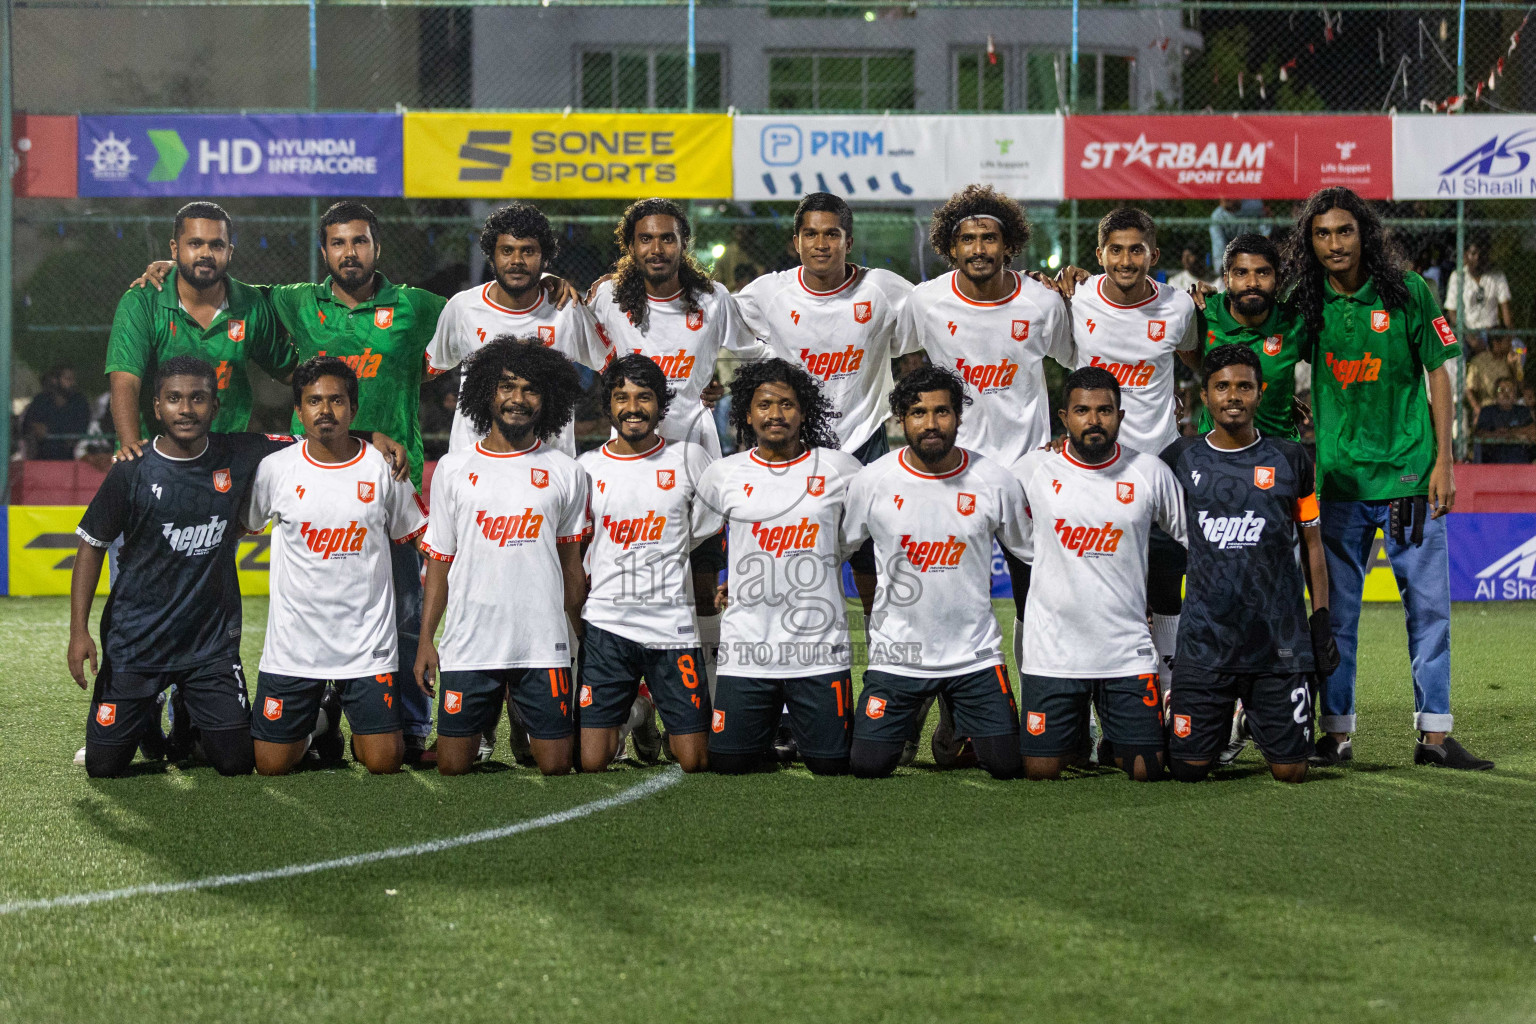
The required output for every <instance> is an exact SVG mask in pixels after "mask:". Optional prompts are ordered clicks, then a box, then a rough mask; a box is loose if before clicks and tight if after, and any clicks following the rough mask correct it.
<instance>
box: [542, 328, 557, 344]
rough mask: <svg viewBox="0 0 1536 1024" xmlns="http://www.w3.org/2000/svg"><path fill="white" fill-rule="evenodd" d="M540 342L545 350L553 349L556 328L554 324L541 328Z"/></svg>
mask: <svg viewBox="0 0 1536 1024" xmlns="http://www.w3.org/2000/svg"><path fill="white" fill-rule="evenodd" d="M539 340H540V341H542V342H543V343H544V347H545V348H551V347H552V346H553V345H554V344H555V328H554V325H553V324H549V325H544V326H540V327H539Z"/></svg>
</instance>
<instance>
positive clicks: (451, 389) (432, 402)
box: [421, 367, 459, 462]
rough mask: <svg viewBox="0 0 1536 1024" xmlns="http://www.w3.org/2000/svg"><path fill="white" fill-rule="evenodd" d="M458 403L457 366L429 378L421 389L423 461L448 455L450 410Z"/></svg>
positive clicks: (451, 412) (451, 421) (451, 429)
mask: <svg viewBox="0 0 1536 1024" xmlns="http://www.w3.org/2000/svg"><path fill="white" fill-rule="evenodd" d="M458 405H459V371H458V368H457V367H455V368H454V369H452V370H450V371H448V372H447V373H444V374H442V375H441V376H438V377H435V378H433V379H432V380H431V381H429V382H427V383H426V384H424V385H422V388H421V447H422V455H423V457H424V458H425V459H426V461H428V462H431V461H434V460H436V459H440V458H442V457H443V456H444V455H446V454H448V439H449V437H450V435H451V434H452V432H453V411H454V410H455V409H457V408H458Z"/></svg>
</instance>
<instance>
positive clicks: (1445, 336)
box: [1435, 316, 1456, 345]
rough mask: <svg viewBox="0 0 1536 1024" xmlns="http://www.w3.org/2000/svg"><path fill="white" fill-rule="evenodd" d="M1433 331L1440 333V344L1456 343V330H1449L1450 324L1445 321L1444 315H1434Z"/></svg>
mask: <svg viewBox="0 0 1536 1024" xmlns="http://www.w3.org/2000/svg"><path fill="white" fill-rule="evenodd" d="M1435 333H1436V334H1438V335H1440V344H1441V345H1454V344H1456V332H1455V331H1453V330H1451V325H1450V324H1448V323H1446V322H1445V317H1443V316H1437V317H1435Z"/></svg>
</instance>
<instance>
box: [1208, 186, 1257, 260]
mask: <svg viewBox="0 0 1536 1024" xmlns="http://www.w3.org/2000/svg"><path fill="white" fill-rule="evenodd" d="M1268 216H1269V210H1268V209H1266V208H1265V206H1264V201H1263V200H1262V199H1220V200H1217V202H1216V209H1214V210H1212V211H1211V252H1219V253H1225V252H1226V251H1227V242H1228V241H1229V240H1230V239H1231V238H1232V237H1235V236H1237V235H1240V234H1242V233H1243V232H1244V231H1257V232H1258V233H1259V234H1261V235H1263V236H1264V237H1265V238H1268V237H1269V225H1267V224H1265V225H1262V226H1261V225H1259V224H1258V223H1257V222H1258V221H1259V220H1261V219H1263V218H1265V217H1268Z"/></svg>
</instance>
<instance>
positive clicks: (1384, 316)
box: [1371, 309, 1392, 334]
mask: <svg viewBox="0 0 1536 1024" xmlns="http://www.w3.org/2000/svg"><path fill="white" fill-rule="evenodd" d="M1391 326H1392V314H1391V313H1388V312H1387V311H1386V310H1384V309H1373V310H1371V330H1373V331H1375V332H1376V333H1377V334H1381V333H1382V332H1383V331H1385V330H1387V328H1389V327H1391Z"/></svg>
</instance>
